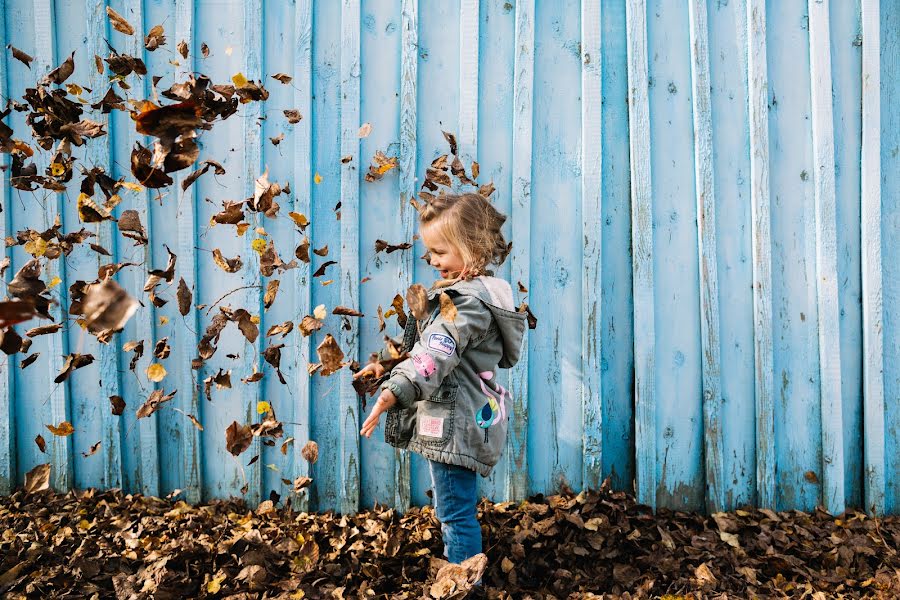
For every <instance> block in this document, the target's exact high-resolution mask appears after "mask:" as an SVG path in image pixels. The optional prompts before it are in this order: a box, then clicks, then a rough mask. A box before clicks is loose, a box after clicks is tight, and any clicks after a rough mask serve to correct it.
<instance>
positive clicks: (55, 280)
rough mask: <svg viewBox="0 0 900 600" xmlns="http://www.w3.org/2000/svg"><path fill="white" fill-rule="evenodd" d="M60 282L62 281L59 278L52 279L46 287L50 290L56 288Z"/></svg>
mask: <svg viewBox="0 0 900 600" xmlns="http://www.w3.org/2000/svg"><path fill="white" fill-rule="evenodd" d="M60 282H62V279H60V278H59V277H54V278H53V279H51V280H50V283H49V284H48V285H47V287H49V288H50V289H53V288H55V287H56V286H58V285H59V284H60Z"/></svg>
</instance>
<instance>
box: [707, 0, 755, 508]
mask: <svg viewBox="0 0 900 600" xmlns="http://www.w3.org/2000/svg"><path fill="white" fill-rule="evenodd" d="M746 4H747V3H746V1H744V0H742V1H739V2H729V3H728V4H724V3H721V2H714V3H709V4H708V5H707V7H708V8H707V15H708V18H709V27H708V29H709V71H710V91H711V95H710V100H711V108H712V131H713V138H712V145H713V146H712V147H713V157H714V160H715V169H714V170H713V186H714V188H715V190H716V219H715V223H716V228H717V232H718V235H717V237H716V250H717V254H718V267H719V268H718V284H719V286H718V287H719V340H720V343H719V347H720V349H721V354H720V369H719V370H720V373H721V374H723V375H722V376H721V377H720V380H719V384H720V386H721V392H722V406H721V415H720V418H721V424H722V429H723V434H722V438H723V448H722V464H723V469H724V479H723V482H724V486H723V491H724V494H725V505H726V506H728V507H737V506H742V505H745V504H753V502H754V495H755V493H756V475H755V473H756V431H755V426H756V409H755V402H754V386H755V381H754V365H753V362H754V357H753V339H754V337H753V296H754V295H753V292H752V290H753V261H752V252H753V241H752V236H751V234H752V228H753V225H752V223H753V220H752V218H751V206H750V203H751V185H750V122H749V118H748V117H749V115H748V113H747V97H748V90H749V87H748V72H747V60H748V56H747V54H748V49H747V34H748V31H747V6H746ZM748 290H751V292H750V293H748Z"/></svg>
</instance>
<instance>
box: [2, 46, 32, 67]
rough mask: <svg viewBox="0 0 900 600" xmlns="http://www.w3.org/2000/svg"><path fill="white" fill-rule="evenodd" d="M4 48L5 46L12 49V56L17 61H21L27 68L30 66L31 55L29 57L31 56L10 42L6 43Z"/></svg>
mask: <svg viewBox="0 0 900 600" xmlns="http://www.w3.org/2000/svg"><path fill="white" fill-rule="evenodd" d="M6 48H7V49H8V50H11V51H12V55H13V58H15V59H16V60H18V61H21V62H22V64H24V65H25V66H26V67H28V68H29V69H30V68H31V61H33V60H34V58H33V57H31V56H29V55H27V54H25V53H24V52H22V51H21V50H19V49H18V48H16V47H15V46H13V45H12V44H7V45H6Z"/></svg>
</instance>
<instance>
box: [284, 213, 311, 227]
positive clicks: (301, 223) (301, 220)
mask: <svg viewBox="0 0 900 600" xmlns="http://www.w3.org/2000/svg"><path fill="white" fill-rule="evenodd" d="M288 216H289V217H290V218H292V219H293V220H294V223H296V224H297V227H306V226H307V225H309V219H307V218H306V215H304V214H303V213H298V212H289V213H288Z"/></svg>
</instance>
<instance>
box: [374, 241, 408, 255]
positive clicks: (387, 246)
mask: <svg viewBox="0 0 900 600" xmlns="http://www.w3.org/2000/svg"><path fill="white" fill-rule="evenodd" d="M410 248H412V244H411V243H409V242H404V243H402V244H391V243H389V242H386V241H384V240H375V253H376V254H378V253H379V252H383V251H387V253H388V254H390V253H391V252H396V251H397V250H409V249H410Z"/></svg>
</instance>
